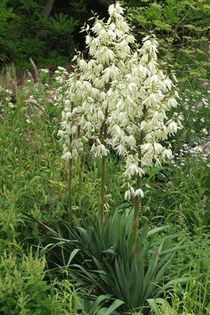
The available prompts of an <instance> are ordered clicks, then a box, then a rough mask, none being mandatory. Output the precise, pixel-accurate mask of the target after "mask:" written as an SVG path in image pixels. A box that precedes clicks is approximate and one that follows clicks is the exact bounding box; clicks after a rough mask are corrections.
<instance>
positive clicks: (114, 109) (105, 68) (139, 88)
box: [58, 3, 181, 199]
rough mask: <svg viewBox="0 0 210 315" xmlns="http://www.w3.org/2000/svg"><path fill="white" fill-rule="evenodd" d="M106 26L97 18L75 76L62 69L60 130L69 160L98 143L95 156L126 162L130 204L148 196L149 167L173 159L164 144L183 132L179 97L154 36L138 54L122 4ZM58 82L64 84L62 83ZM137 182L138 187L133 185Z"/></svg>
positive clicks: (112, 10)
mask: <svg viewBox="0 0 210 315" xmlns="http://www.w3.org/2000/svg"><path fill="white" fill-rule="evenodd" d="M108 11H109V18H108V20H107V22H104V21H103V20H100V19H98V18H96V20H95V23H94V25H93V27H92V28H90V27H89V26H87V27H86V28H84V30H85V31H86V32H87V36H86V45H87V48H88V51H89V59H88V60H85V59H84V58H83V57H82V55H81V54H78V55H77V56H76V57H75V58H74V61H75V63H76V64H75V71H74V72H73V73H71V74H70V75H68V77H67V79H66V77H65V76H66V73H65V71H64V70H62V69H60V70H59V71H60V72H61V73H62V80H60V82H62V83H63V77H65V82H64V84H62V89H60V93H61V95H60V98H59V102H60V104H62V105H64V110H63V114H62V123H61V131H60V132H59V134H60V137H61V140H62V142H63V147H64V152H63V153H64V154H63V157H64V159H66V160H68V159H73V158H74V157H76V156H79V155H80V153H81V152H82V150H83V148H84V144H85V143H88V142H90V140H91V142H92V143H93V144H92V146H91V148H90V150H91V152H92V153H93V156H94V157H100V158H101V157H105V156H107V155H108V154H109V152H110V149H111V148H112V149H114V150H116V152H117V154H118V155H120V156H121V157H122V161H124V165H125V169H124V173H123V176H124V178H125V181H127V184H128V185H129V188H128V190H127V192H126V194H125V197H126V199H131V198H134V197H137V198H140V197H143V191H142V187H140V186H139V182H140V181H139V178H140V177H142V176H143V175H144V174H145V172H146V170H147V168H148V167H151V166H153V165H155V164H157V165H160V164H161V163H162V162H164V161H165V160H167V159H170V158H171V157H172V152H171V150H170V148H168V147H167V146H165V144H164V141H165V140H167V139H168V137H169V135H171V134H174V133H176V132H177V130H178V129H179V128H180V127H181V123H180V119H179V117H178V115H176V113H175V114H174V116H173V117H170V118H168V116H170V115H169V112H170V110H171V109H174V108H175V107H176V106H177V100H176V99H177V97H178V95H177V92H174V91H173V89H174V85H173V83H172V81H171V79H170V78H169V77H168V76H167V75H166V74H165V73H164V72H163V70H162V69H161V68H160V66H159V64H158V58H157V53H158V43H157V40H156V38H155V36H154V35H151V36H147V37H146V38H145V39H144V40H143V45H142V47H141V48H137V49H135V50H133V48H132V44H133V43H134V42H135V38H134V37H133V35H132V34H131V29H130V27H129V25H128V24H127V22H126V20H125V19H124V16H123V8H122V7H121V6H120V4H119V3H116V4H112V5H111V6H110V7H109V10H108ZM58 81H59V80H58ZM135 178H138V180H137V182H138V184H137V185H136V187H134V186H135V185H132V186H131V185H130V182H131V181H132V182H133V180H134V179H135Z"/></svg>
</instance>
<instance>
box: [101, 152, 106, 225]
mask: <svg viewBox="0 0 210 315" xmlns="http://www.w3.org/2000/svg"><path fill="white" fill-rule="evenodd" d="M105 177H106V157H105V156H103V157H102V160H101V187H100V213H101V217H102V219H103V217H104V208H105Z"/></svg>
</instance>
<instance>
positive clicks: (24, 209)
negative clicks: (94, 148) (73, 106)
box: [0, 2, 210, 315]
mask: <svg viewBox="0 0 210 315" xmlns="http://www.w3.org/2000/svg"><path fill="white" fill-rule="evenodd" d="M2 4H3V2H1V3H0V5H2ZM33 69H34V73H35V76H36V78H33V76H34V74H33V75H32V74H30V73H26V74H25V76H24V77H23V82H22V84H21V86H19V87H17V82H16V78H15V70H16V69H15V68H14V67H8V68H7V69H5V71H4V72H3V73H2V74H1V75H0V85H1V87H2V88H1V89H0V165H1V168H0V257H1V259H0V261H1V262H0V313H1V314H2V315H8V314H24V315H25V314H46V315H48V314H49V315H51V314H52V315H60V314H61V315H63V314H65V315H68V314H72V315H78V314H89V315H90V314H92V315H93V314H101V315H102V314H106V313H105V312H108V314H109V313H110V314H112V315H114V314H117V312H118V314H122V311H121V310H122V309H129V307H128V305H129V304H127V303H124V304H122V305H120V303H121V302H120V301H121V300H123V301H128V300H131V301H132V304H133V303H134V302H135V299H136V300H138V299H137V298H136V297H139V293H140V290H139V289H138V286H140V285H141V283H140V282H138V281H136V279H139V277H140V274H141V270H140V266H142V264H137V262H138V259H139V255H140V254H142V252H143V251H140V249H139V248H138V250H137V251H136V253H134V255H133V257H134V258H131V256H129V255H127V256H126V252H127V253H128V252H129V250H131V245H130V243H131V242H130V243H129V240H131V238H132V236H131V234H130V233H129V226H130V224H131V223H130V221H129V220H124V219H125V218H127V217H126V214H127V213H128V212H129V211H130V210H131V211H132V205H131V204H130V203H128V202H125V201H124V200H123V195H124V188H123V187H121V176H122V170H121V167H120V161H119V160H118V159H117V157H116V156H115V154H114V153H113V152H112V154H111V155H110V158H109V159H107V179H106V181H105V185H106V187H107V191H110V192H111V193H110V195H107V196H106V198H107V200H108V201H109V205H110V208H109V209H107V212H108V214H107V218H108V219H107V220H106V221H105V222H104V223H103V224H101V222H100V221H96V220H94V218H95V216H94V214H95V212H96V209H97V206H98V196H97V187H98V184H99V174H97V172H96V167H94V163H98V161H96V162H95V161H92V160H91V159H90V156H89V155H88V154H87V152H84V160H83V161H82V164H80V163H79V162H77V163H75V166H74V169H73V174H74V180H73V191H72V199H73V202H72V204H73V208H72V212H71V213H69V211H68V192H67V175H66V171H67V165H66V164H65V163H63V162H62V161H61V160H60V156H61V147H60V144H59V142H58V137H57V131H58V129H59V125H58V122H59V121H60V115H61V108H58V107H57V106H55V105H54V104H55V102H56V97H57V95H56V94H55V88H57V87H58V86H60V87H61V89H62V83H59V82H58V81H57V80H56V79H55V77H54V76H52V77H50V76H49V74H48V72H47V71H46V70H42V71H39V70H37V69H36V67H34V66H33ZM186 78H187V76H186ZM198 88H199V90H196V88H195V86H194V85H191V86H190V88H189V86H188V90H187V89H186V85H181V93H180V94H181V100H180V103H181V104H183V106H181V112H182V113H183V115H184V117H185V120H184V122H183V124H184V128H183V129H182V131H181V132H180V133H179V137H177V139H176V142H174V143H172V147H173V151H174V153H175V160H174V165H173V166H172V165H171V164H170V163H169V164H168V165H166V166H164V167H162V168H154V169H151V170H150V171H148V172H147V176H146V177H145V179H144V182H143V183H142V184H143V185H144V187H145V198H144V199H143V200H142V207H141V214H140V218H139V219H140V223H141V225H144V223H145V222H146V223H147V225H148V228H149V230H151V229H153V228H154V227H160V226H162V225H166V224H167V225H170V230H169V231H170V233H169V235H168V233H167V237H166V231H163V232H160V233H156V234H154V235H153V236H152V235H151V236H150V237H149V238H146V239H144V240H145V242H144V241H143V239H141V237H142V230H140V233H139V236H138V237H139V239H140V240H142V249H144V254H145V266H149V265H150V266H152V265H153V267H154V268H155V260H154V259H153V260H152V257H156V256H155V253H157V249H158V247H159V244H161V242H162V241H163V240H164V239H165V240H164V247H165V248H166V250H167V249H170V248H174V247H175V244H174V243H175V242H174V240H175V241H176V243H179V242H181V241H183V242H184V245H185V246H184V247H183V248H182V250H178V251H176V253H175V255H174V256H173V259H172V260H171V261H170V264H168V266H167V268H166V270H165V273H164V277H163V280H164V282H165V283H168V282H170V280H171V279H175V278H176V279H178V278H180V277H181V278H182V276H183V277H184V279H185V282H182V283H181V282H179V283H177V282H176V281H172V282H171V283H170V288H167V287H166V286H165V287H164V286H162V278H161V281H160V284H161V287H156V286H154V287H152V284H151V289H152V291H151V295H150V299H149V300H147V302H146V304H147V310H148V308H149V305H148V303H149V304H150V310H148V313H151V314H152V315H154V314H155V315H156V314H161V315H169V314H173V315H183V314H185V315H186V314H188V315H189V314H198V315H203V314H209V300H210V299H209V292H210V290H209V285H210V284H209V274H210V270H209V266H210V263H209V257H210V256H209V240H208V235H207V231H208V229H209V222H210V216H209V211H208V210H209V209H208V208H209V201H208V200H209V198H210V189H209V187H210V177H209V175H210V174H209V168H208V166H207V165H209V164H208V163H209V162H210V160H209V155H206V156H203V154H202V153H200V154H199V155H197V156H194V155H193V154H192V153H190V151H189V150H188V151H186V152H184V150H185V149H184V148H183V144H187V145H189V146H190V147H191V148H193V147H195V146H198V145H200V144H201V145H203V144H206V143H207V142H208V141H207V138H208V132H209V130H208V126H209V103H208V102H209V101H208V94H209V93H208V90H209V84H208V82H206V84H205V86H198ZM203 118H204V119H205V121H204V120H203ZM203 129H206V131H205V132H204V130H203ZM196 142H197V144H196ZM180 149H181V150H182V151H180ZM116 208H117V209H118V210H119V213H117V214H116V217H115V216H114V215H113V212H114V210H113V209H116ZM23 213H26V214H29V215H32V216H34V217H35V218H36V219H38V220H39V221H41V222H43V224H44V225H45V224H47V225H48V226H49V227H50V228H52V229H54V230H56V229H57V228H58V225H59V224H60V220H61V219H63V220H64V222H65V225H66V226H68V228H69V231H68V230H67V229H66V228H63V229H62V232H63V233H64V239H63V240H61V241H62V244H61V245H62V246H61V248H60V249H59V248H58V247H56V248H54V250H52V251H50V252H47V253H46V259H47V266H46V265H45V259H44V258H43V257H42V258H41V257H40V253H39V250H37V249H36V250H34V247H33V250H31V249H30V246H28V245H29V244H30V245H31V244H35V245H36V246H37V245H39V246H40V244H43V246H45V245H46V244H48V243H49V242H50V241H49V238H50V237H51V235H50V233H49V229H46V228H44V226H43V225H42V227H40V226H38V225H37V224H36V223H34V222H29V221H28V220H26V219H25V217H23ZM72 216H73V217H75V222H74V223H72V221H70V220H69V218H70V217H72ZM118 217H120V218H121V219H122V220H121V219H119V220H118V219H117V218H118ZM128 217H129V216H128ZM91 218H92V220H90V219H91ZM123 218H124V219H123ZM123 220H124V221H123ZM90 222H91V224H90ZM98 223H100V225H99V224H98ZM73 224H74V225H73ZM123 224H124V225H123ZM75 225H76V226H75ZM79 226H80V227H81V226H82V229H80V228H78V227H79ZM91 226H92V228H91ZM123 226H127V227H128V228H127V230H126V229H123V228H122V227H123ZM93 227H94V228H93ZM118 228H119V229H118ZM70 232H71V233H72V235H70V236H69V233H70ZM144 232H145V234H146V231H144ZM175 234H177V236H176V238H173V236H174V235H175ZM170 235H172V237H170ZM56 237H57V238H60V235H59V234H58V235H56ZM68 239H71V240H76V241H77V242H74V241H72V242H68V241H67V240H68ZM104 240H105V241H104ZM134 240H135V239H134ZM56 241H58V240H54V242H55V243H56ZM150 241H151V242H150ZM132 242H133V240H132ZM134 243H135V241H134ZM113 244H114V245H113ZM150 245H151V246H150ZM62 248H63V252H62V250H61V249H62ZM74 249H76V251H74ZM77 249H78V250H79V251H77ZM34 252H36V253H38V254H36V253H35V254H32V253H34ZM70 253H72V255H71V258H72V260H71V259H70V261H69V258H70ZM163 253H164V250H163ZM165 254H166V259H168V258H167V253H165ZM169 254H170V253H169ZM56 255H57V256H56ZM163 256H164V255H163ZM87 257H88V258H90V260H89V261H88V260H86V258H87ZM120 257H123V258H122V259H120ZM137 258H138V259H137ZM123 259H124V263H123ZM68 262H69V266H68ZM82 262H84V264H82ZM125 262H127V263H128V265H127V266H126V268H127V269H126V268H125V267H124V265H125ZM134 262H135V263H134ZM159 262H160V263H161V261H159ZM159 262H158V263H159ZM54 263H57V264H59V265H62V266H63V265H64V264H65V265H66V266H68V267H69V268H59V271H62V272H57V271H58V268H57V269H56V270H52V269H51V267H52V268H54V267H57V265H56V266H55V264H54ZM75 265H77V266H75ZM136 265H137V267H136V269H137V271H135V268H134V267H135V266H136ZM163 265H164V262H163ZM82 267H83V269H82ZM96 267H97V269H96ZM132 267H133V269H132ZM156 267H157V268H159V267H160V265H156ZM161 268H162V267H161ZM46 270H47V271H46ZM96 270H97V271H99V272H96ZM101 270H102V271H103V272H101ZM147 270H148V269H147ZM147 270H146V268H145V273H144V274H143V276H145V275H146V273H147ZM156 270H161V269H156ZM125 274H126V276H125ZM55 276H59V278H56V277H55ZM70 276H72V277H73V279H74V281H75V282H77V284H78V286H79V288H76V289H75V288H74V286H73V285H72V283H71V281H70V280H69V279H70ZM127 279H129V280H127ZM115 283H117V284H118V283H119V285H118V286H117V285H115ZM130 283H131V284H132V287H130V286H131V284H130ZM83 285H85V286H86V287H89V286H92V287H94V289H93V290H87V291H86V290H84V289H81V287H82V286H83ZM120 285H121V286H122V287H123V290H122V289H121V287H120ZM153 289H154V291H153ZM159 291H161V295H160V297H159V298H158V300H157V299H156V297H157V296H158V293H159ZM136 292H137V293H136ZM156 293H157V295H156ZM125 295H126V296H127V297H128V298H127V300H126V298H124V296H125ZM132 295H133V296H132ZM116 296H118V300H116V301H115V298H116ZM160 298H161V300H160ZM136 303H137V302H136ZM137 304H138V303H137ZM151 304H153V307H152V305H151ZM154 305H156V306H157V307H156V308H154V307H155V306H154ZM138 306H139V305H138ZM115 308H116V309H115ZM157 308H158V311H157ZM112 309H115V310H114V312H112V311H111V310H112ZM91 312H92V313H91ZM131 312H132V310H131V309H129V310H128V314H130V313H131ZM144 312H146V310H145V309H144V308H143V309H141V310H139V311H136V312H133V315H134V314H135V315H137V314H138V315H140V314H141V315H142V314H144ZM155 312H159V313H155ZM164 312H165V313H164Z"/></svg>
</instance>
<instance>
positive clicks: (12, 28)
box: [0, 0, 87, 69]
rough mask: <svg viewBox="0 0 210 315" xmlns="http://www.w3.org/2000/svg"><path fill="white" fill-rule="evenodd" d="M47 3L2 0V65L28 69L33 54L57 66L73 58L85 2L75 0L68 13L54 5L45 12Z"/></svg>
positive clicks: (39, 59)
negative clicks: (55, 7) (54, 8)
mask: <svg viewBox="0 0 210 315" xmlns="http://www.w3.org/2000/svg"><path fill="white" fill-rule="evenodd" d="M45 5H46V6H47V2H46V3H45V2H43V1H40V0H30V1H29V0H3V1H1V4H0V38H1V42H0V44H1V53H0V67H2V66H3V65H4V64H5V63H11V62H13V63H15V64H16V65H17V66H18V68H19V69H21V68H25V67H26V66H28V65H29V59H30V58H31V57H32V58H33V60H34V61H35V62H36V63H37V64H39V65H42V66H44V65H50V66H58V65H62V64H65V63H67V62H68V61H69V60H70V59H71V57H72V55H73V52H74V49H75V39H74V32H75V30H76V28H77V27H78V26H80V27H81V25H82V24H83V23H84V20H83V19H84V17H86V16H87V11H86V8H85V6H84V3H83V1H79V2H77V1H73V2H72V3H71V4H69V5H68V11H67V12H66V13H65V12H56V10H54V11H53V8H52V10H51V11H50V12H49V13H46V12H45ZM54 5H55V4H54ZM72 12H73V13H72Z"/></svg>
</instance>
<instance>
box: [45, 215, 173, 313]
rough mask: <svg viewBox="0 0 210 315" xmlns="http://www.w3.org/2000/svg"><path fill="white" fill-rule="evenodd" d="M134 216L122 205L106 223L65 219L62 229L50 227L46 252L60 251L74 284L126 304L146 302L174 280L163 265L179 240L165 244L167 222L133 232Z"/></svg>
mask: <svg viewBox="0 0 210 315" xmlns="http://www.w3.org/2000/svg"><path fill="white" fill-rule="evenodd" d="M133 216H134V213H133V212H125V213H120V212H119V210H118V211H116V212H114V213H110V214H108V215H107V216H106V217H105V221H104V222H103V223H102V222H101V220H100V218H99V217H97V216H96V217H94V218H92V220H91V222H89V223H88V225H86V227H76V228H75V227H74V226H72V225H67V224H66V223H64V225H63V226H62V229H61V231H62V232H55V231H52V230H51V232H52V233H53V242H52V243H51V244H48V245H47V246H46V247H45V248H44V252H48V251H50V250H51V251H52V252H53V253H56V256H57V258H56V264H57V265H59V268H58V269H60V270H65V271H67V272H68V276H69V277H70V278H71V280H73V281H74V283H75V284H76V285H78V286H83V287H85V288H90V287H91V288H92V290H93V292H95V293H96V294H107V293H108V294H110V295H111V296H112V297H114V298H117V299H120V300H121V301H123V302H124V303H125V304H124V309H125V310H131V309H136V308H139V307H142V306H145V305H146V304H147V299H149V298H157V297H159V296H160V295H161V292H163V290H165V289H167V288H168V287H169V286H170V285H171V280H172V279H168V278H167V277H165V271H166V270H167V267H168V265H169V263H170V261H171V259H172V257H173V255H174V252H175V250H176V249H177V248H178V246H179V245H178V246H177V247H175V248H174V249H166V248H165V249H164V248H163V247H164V242H165V239H166V236H165V237H164V236H163V235H162V234H164V231H165V230H166V229H167V227H166V226H164V227H159V228H154V229H149V228H148V226H146V225H144V226H142V227H141V228H140V229H139V230H137V233H133V229H132V224H133ZM160 233H161V241H158V239H160V238H159V237H158V235H159V234H160ZM51 261H52V257H51ZM169 280H170V281H169Z"/></svg>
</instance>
